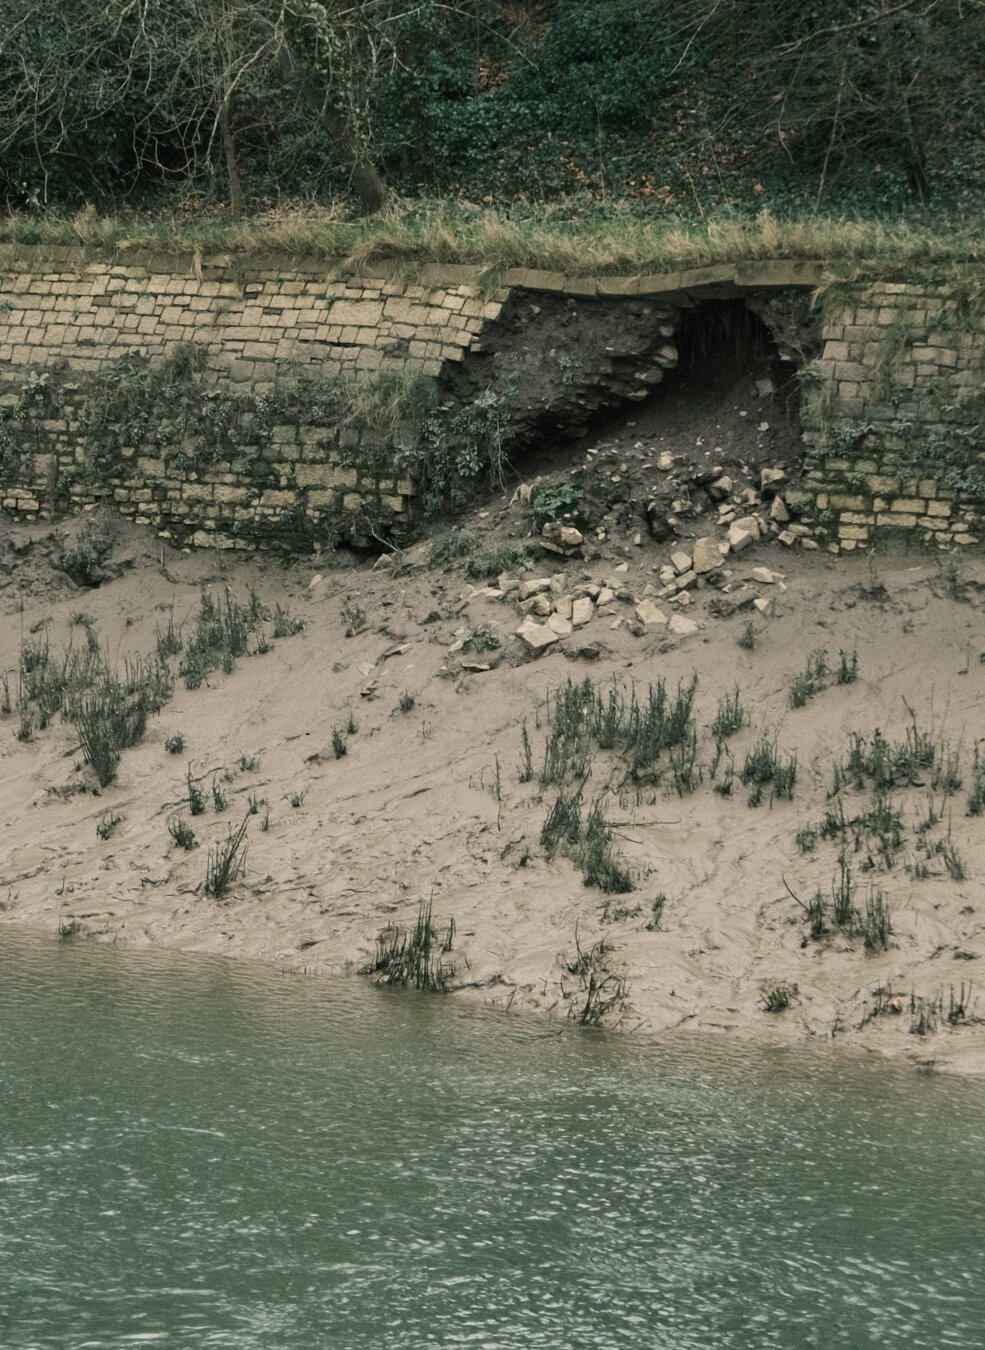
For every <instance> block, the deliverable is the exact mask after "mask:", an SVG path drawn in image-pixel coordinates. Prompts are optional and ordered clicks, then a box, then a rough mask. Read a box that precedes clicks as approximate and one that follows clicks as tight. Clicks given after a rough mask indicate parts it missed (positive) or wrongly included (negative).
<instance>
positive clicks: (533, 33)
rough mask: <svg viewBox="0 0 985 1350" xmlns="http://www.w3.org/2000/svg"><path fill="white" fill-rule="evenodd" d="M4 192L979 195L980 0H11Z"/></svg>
mask: <svg viewBox="0 0 985 1350" xmlns="http://www.w3.org/2000/svg"><path fill="white" fill-rule="evenodd" d="M5 14H6V24H5V31H4V33H3V34H2V35H0V150H2V152H3V153H2V157H0V193H2V195H3V197H4V198H5V199H6V201H7V202H8V204H10V205H12V206H17V207H23V206H24V205H29V204H31V203H34V204H36V205H38V206H42V207H46V208H48V209H72V208H75V207H78V206H79V205H81V204H83V203H85V202H93V203H94V204H96V205H97V206H101V207H106V206H113V205H117V204H119V203H120V202H122V201H129V202H133V203H135V204H138V205H141V206H146V205H152V204H154V203H160V202H161V201H170V202H172V203H173V202H175V201H181V202H187V201H188V199H189V197H194V198H196V199H199V200H202V199H205V200H211V201H216V200H219V201H222V200H229V199H235V198H236V197H237V195H238V194H239V193H240V190H242V193H243V194H244V196H245V200H246V202H247V203H248V204H252V205H260V204H263V203H269V202H270V201H271V200H272V199H273V200H277V199H282V198H283V197H289V198H303V199H310V198H311V197H318V196H322V197H325V196H329V195H332V194H337V193H339V192H341V191H343V190H344V189H345V187H346V185H347V184H354V185H355V186H356V188H357V189H358V188H359V186H360V182H359V174H360V173H361V172H362V169H363V168H368V169H371V171H372V175H373V176H374V177H375V175H376V174H377V171H378V172H379V174H380V175H382V180H384V181H385V183H386V184H387V185H388V186H389V187H390V188H391V189H395V190H397V191H399V192H403V193H419V192H427V193H430V194H439V195H446V194H447V195H451V194H456V195H460V196H464V197H466V198H468V199H471V200H474V201H480V202H481V201H483V200H486V201H496V202H497V203H500V204H502V203H503V202H516V203H518V208H517V209H518V210H521V211H522V209H523V205H522V204H523V203H524V202H526V201H528V200H535V201H544V200H551V199H554V198H556V197H558V196H565V197H568V196H570V195H572V194H584V195H586V196H588V197H590V198H592V199H594V200H596V201H598V200H603V201H609V200H612V199H618V200H621V201H623V200H629V201H631V202H632V201H636V202H639V203H640V204H641V206H642V207H643V208H644V209H646V210H648V211H652V210H654V209H666V210H668V211H674V212H678V213H693V214H701V213H705V212H709V211H713V210H717V209H721V208H722V207H726V208H727V209H729V210H732V211H743V210H747V209H753V208H758V207H760V206H762V205H764V204H767V205H769V206H770V207H771V209H772V210H774V211H780V210H782V209H783V207H784V206H789V207H790V208H791V209H793V208H796V209H797V210H802V209H803V208H804V207H805V206H806V207H812V208H818V207H819V208H823V209H824V210H827V211H836V210H842V209H851V210H852V211H853V212H859V211H862V212H867V213H870V214H879V213H888V212H891V211H892V212H895V211H897V210H899V209H900V208H902V207H905V206H909V205H913V204H914V203H916V204H921V205H933V206H936V207H941V206H946V207H952V208H963V207H974V206H977V205H979V204H980V203H979V197H980V184H981V181H982V178H983V175H985V139H983V137H982V119H981V109H982V107H983V106H985V0H921V3H919V4H906V3H888V0H887V2H886V3H879V4H876V3H874V2H872V0H827V3H825V4H823V5H819V4H818V3H817V0H763V3H760V4H756V5H750V4H748V3H747V2H746V0H605V3H604V4H599V3H598V0H509V2H508V3H507V2H506V0H457V2H456V3H451V4H448V3H444V2H443V0H419V3H415V4H413V5H406V4H402V3H398V0H362V2H361V3H360V4H359V5H352V4H351V3H346V2H345V0H322V3H320V4H314V3H312V2H311V0H288V2H287V3H286V4H285V3H282V2H281V0H169V3H168V4H167V5H146V4H136V5H135V4H132V3H130V2H129V0H76V3H75V4H73V5H54V4H51V3H50V0H6V4H5Z"/></svg>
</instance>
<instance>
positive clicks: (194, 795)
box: [185, 764, 205, 816]
mask: <svg viewBox="0 0 985 1350" xmlns="http://www.w3.org/2000/svg"><path fill="white" fill-rule="evenodd" d="M185 785H186V795H187V797H188V809H189V811H190V812H191V813H192V815H193V816H200V815H201V814H202V812H203V811H204V810H205V794H204V793H203V792H202V789H201V788H200V787H199V785H198V784H197V783H196V782H195V780H194V778H192V766H191V765H190V764H189V766H188V773H187V775H186V778H185Z"/></svg>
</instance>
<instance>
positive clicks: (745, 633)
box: [735, 619, 756, 652]
mask: <svg viewBox="0 0 985 1350" xmlns="http://www.w3.org/2000/svg"><path fill="white" fill-rule="evenodd" d="M735 640H736V642H737V643H738V645H739V646H740V647H742V648H744V650H745V651H747V652H751V651H753V650H754V649H755V646H756V625H755V624H754V623H753V622H752V620H751V619H750V621H749V622H748V623H747V624H745V625H744V627H743V629H742V632H741V633H740V634H739V636H738V637H737V638H736V639H735Z"/></svg>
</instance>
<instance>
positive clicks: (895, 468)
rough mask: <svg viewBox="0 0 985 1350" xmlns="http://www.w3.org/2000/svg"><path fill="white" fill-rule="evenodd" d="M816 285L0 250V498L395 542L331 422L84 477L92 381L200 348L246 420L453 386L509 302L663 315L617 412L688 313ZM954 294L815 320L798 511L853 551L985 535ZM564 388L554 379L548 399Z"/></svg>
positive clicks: (260, 542) (976, 410)
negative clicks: (318, 402)
mask: <svg viewBox="0 0 985 1350" xmlns="http://www.w3.org/2000/svg"><path fill="white" fill-rule="evenodd" d="M824 281H825V270H824V268H823V266H822V265H820V264H818V263H816V262H812V261H810V260H807V261H804V260H779V261H776V262H768V261H764V262H760V263H744V264H737V265H728V266H725V265H723V266H718V267H709V268H701V269H690V270H688V271H678V272H669V273H663V274H655V275H650V276H635V277H611V276H605V277H598V278H593V277H572V276H566V275H564V274H562V273H555V272H548V271H543V270H533V269H521V268H516V269H509V270H507V271H505V272H504V273H502V274H501V275H500V276H499V278H498V280H497V283H496V284H495V285H494V286H493V287H492V288H491V289H490V288H487V287H486V286H485V285H484V284H483V277H482V274H481V272H480V270H479V269H478V268H475V267H468V266H462V265H447V266H442V265H428V266H426V267H422V268H419V269H418V270H417V271H416V273H414V274H413V276H410V277H408V273H407V270H406V268H405V267H399V266H395V265H392V264H388V263H373V264H369V265H366V266H364V267H362V268H360V269H358V270H355V269H353V268H352V267H351V266H347V265H344V264H334V265H332V264H318V263H315V262H310V263H309V262H307V261H305V260H301V261H296V260H292V261H290V262H288V261H286V260H285V259H283V258H277V257H271V258H266V259H263V258H260V259H258V258H252V259H249V260H243V259H239V258H236V257H233V256H231V255H221V256H216V257H212V258H202V257H200V256H198V255H189V256H186V257H178V256H171V255H152V254H140V253H138V252H136V251H134V252H133V253H118V254H117V255H116V256H113V257H98V258H93V257H91V256H89V255H88V254H87V253H86V252H85V251H84V250H81V249H76V250H73V249H68V248H37V249H30V248H27V247H24V246H20V247H13V246H8V247H5V248H0V414H2V415H3V417H4V421H3V422H2V423H0V506H2V508H3V509H4V510H6V511H7V512H10V513H12V514H15V515H19V516H22V517H27V518H37V517H38V516H42V515H52V514H55V513H56V512H57V511H58V510H64V509H81V508H83V507H85V506H87V505H89V504H91V503H92V502H94V501H97V500H101V499H109V500H111V501H113V502H114V503H115V504H116V505H117V507H118V508H119V509H120V510H121V511H122V512H123V513H125V514H128V515H130V516H131V517H133V518H135V519H137V520H139V521H141V522H145V523H148V524H151V525H154V526H156V527H157V528H158V529H159V530H160V531H161V532H162V534H166V535H169V536H171V537H175V538H180V539H190V540H191V541H192V542H194V543H197V544H203V545H204V544H211V545H215V546H219V547H226V548H237V549H249V548H254V547H276V546H281V545H282V543H283V541H284V537H285V534H290V533H297V534H299V535H303V536H304V537H306V538H308V539H312V540H317V539H318V538H319V537H321V536H324V537H325V538H333V537H336V538H337V537H346V536H348V537H350V538H357V539H358V538H359V537H360V534H362V537H363V538H364V539H365V537H366V529H367V527H368V528H369V530H370V533H371V534H372V533H375V532H376V530H382V531H385V532H387V533H388V534H391V535H396V536H399V534H400V532H401V531H406V530H407V529H409V527H410V525H411V523H412V521H413V519H414V516H415V510H416V505H415V498H416V486H417V485H416V484H415V483H414V482H412V481H410V480H409V479H408V477H407V475H406V474H404V473H399V472H397V471H396V470H395V467H394V465H392V464H391V465H386V464H383V465H382V466H381V467H379V469H374V470H372V471H360V470H357V469H356V468H354V467H352V462H358V456H357V454H356V453H355V452H356V451H357V450H358V448H359V442H360V438H359V435H358V434H356V433H353V432H352V429H351V428H348V427H339V426H335V425H332V424H331V422H330V421H329V420H325V419H323V420H322V421H320V422H318V421H312V420H310V418H302V419H301V420H291V419H290V418H284V419H283V420H281V421H280V422H278V423H277V424H275V425H274V426H272V427H268V428H266V430H265V431H264V434H263V435H260V434H257V435H254V436H252V437H251V435H250V432H249V422H250V419H249V417H247V418H245V423H246V424H247V425H246V426H245V430H241V433H240V435H239V439H238V441H237V444H236V446H235V453H229V454H224V453H223V454H217V455H216V456H215V457H213V461H212V462H210V463H208V464H207V465H202V466H192V467H190V466H189V465H187V464H182V462H181V456H180V454H179V455H178V456H177V458H175V457H174V456H172V457H171V458H170V459H169V458H168V457H167V456H164V455H162V453H161V452H160V448H159V446H158V445H157V444H156V443H155V442H154V440H153V437H152V436H151V435H150V433H148V436H147V438H146V439H145V440H144V441H142V442H141V443H140V444H136V445H132V446H124V447H121V448H120V450H119V454H118V462H115V463H113V464H112V465H109V466H107V465H105V464H104V465H103V466H102V474H101V479H100V481H99V482H94V481H92V474H91V472H90V471H89V470H90V469H91V466H88V467H87V461H86V452H85V450H84V449H83V446H84V444H86V441H85V436H84V430H85V427H84V424H85V418H86V409H85V400H86V389H87V382H88V381H91V380H92V379H94V378H95V377H98V375H99V373H100V372H101V371H105V370H106V369H107V368H111V367H113V366H115V365H118V364H119V363H120V362H122V361H125V360H131V361H134V362H138V363H143V364H144V365H146V367H147V368H150V369H152V368H154V367H155V366H158V365H160V364H161V363H162V362H164V361H165V360H166V358H167V357H168V356H169V353H173V352H174V350H175V349H176V347H178V346H179V345H180V344H195V348H196V350H198V351H199V352H201V353H202V354H203V357H204V366H205V369H204V372H203V395H204V397H206V398H214V399H222V398H226V399H230V400H234V401H235V400H240V401H242V402H243V404H244V406H245V404H246V403H247V402H248V401H252V406H257V403H258V401H259V404H260V405H262V404H263V401H264V400H271V399H273V398H274V397H275V396H276V395H277V394H278V393H279V392H282V391H284V390H285V389H292V388H297V387H300V386H306V385H311V386H318V385H322V384H325V383H328V382H331V381H333V380H338V379H343V380H345V379H358V378H360V377H365V376H373V377H379V376H382V375H387V374H395V375H403V376H405V375H422V376H427V377H432V378H435V379H440V380H441V381H442V382H443V383H444V384H447V383H448V381H449V380H451V382H452V384H454V378H453V377H454V372H455V370H456V368H462V369H463V370H464V369H465V367H466V366H467V365H468V363H469V362H470V361H474V360H475V359H476V358H477V357H480V356H481V353H483V352H484V351H488V350H489V348H490V343H491V342H492V343H493V345H495V339H496V334H497V332H498V330H499V328H500V327H501V323H502V320H504V319H505V317H506V311H507V309H508V307H509V305H510V302H511V298H513V297H516V296H518V295H521V294H525V293H529V294H531V295H533V296H536V294H537V293H542V294H544V295H545V296H554V297H559V298H567V302H568V303H571V304H574V305H579V304H588V305H593V304H599V305H613V304H616V303H626V304H627V305H628V304H636V305H639V304H640V303H650V304H653V303H656V304H657V306H658V308H657V309H656V310H655V311H653V315H654V317H653V319H652V322H659V324H660V328H659V332H660V334H661V335H662V342H663V346H660V345H657V344H655V343H651V345H650V346H649V348H647V352H648V357H647V359H648V361H649V367H647V366H646V363H643V365H642V367H641V370H640V371H639V372H638V373H637V375H636V376H635V377H634V378H635V380H636V382H637V385H638V387H637V389H636V390H635V391H633V392H632V394H631V395H627V394H626V393H625V381H624V380H623V384H622V385H620V384H619V381H618V380H615V379H613V380H610V381H609V384H610V392H611V391H612V390H615V391H616V393H614V394H612V396H613V397H616V396H617V395H618V396H619V397H632V398H637V397H642V396H645V391H646V388H647V382H648V381H651V382H652V381H654V380H658V379H659V378H660V371H661V368H663V369H668V368H672V367H673V365H674V364H675V363H676V348H675V346H674V337H675V333H676V330H677V327H678V326H679V316H680V310H681V308H682V307H683V308H686V307H688V306H692V305H694V304H697V303H700V301H701V300H702V299H707V298H711V299H716V298H735V297H743V296H744V297H746V298H747V302H748V303H749V304H750V307H752V308H754V309H756V312H757V313H765V310H764V306H765V307H766V309H768V308H769V306H770V305H771V304H773V300H772V299H770V297H776V296H778V295H780V294H781V293H782V292H783V291H785V290H790V291H791V292H792V291H794V290H796V291H797V292H798V293H799V294H801V295H805V294H809V293H811V292H813V291H814V289H815V288H816V287H818V286H819V285H821V283H822V282H824ZM968 293H969V292H968V289H967V287H966V288H965V290H964V291H962V289H961V288H960V287H956V286H954V285H952V284H944V283H903V282H875V283H871V282H869V283H856V284H846V283H842V284H841V285H840V287H839V288H838V295H839V297H840V301H839V303H837V304H831V303H825V305H824V309H823V319H822V320H821V322H820V339H819V349H818V351H817V353H816V355H813V357H812V359H811V360H810V361H808V362H807V363H806V365H805V367H804V369H803V370H802V377H803V381H804V387H805V389H806V390H807V397H806V398H805V399H804V404H803V425H804V442H805V483H806V487H807V493H806V495H805V497H804V499H803V512H804V513H805V514H806V515H808V516H810V515H812V514H813V516H814V518H815V523H819V524H820V527H821V528H822V530H825V531H827V532H828V533H829V535H830V537H831V538H832V539H835V540H837V541H838V542H839V543H840V544H841V546H842V547H844V548H846V549H848V550H851V549H854V548H857V547H860V546H864V545H865V544H866V543H868V542H870V541H871V540H872V539H873V538H874V537H875V535H876V534H877V533H878V532H879V531H880V530H884V529H889V530H903V531H906V532H908V533H910V534H916V535H918V536H919V537H921V538H923V539H926V540H927V541H929V542H933V543H937V544H941V545H950V544H955V543H959V544H960V543H967V542H973V541H975V540H977V539H978V538H979V536H980V534H983V533H985V530H983V527H982V517H983V504H985V458H983V453H985V445H983V444H982V425H983V410H982V403H983V397H985V396H983V389H985V332H983V328H985V324H983V322H982V318H981V315H980V314H979V313H978V310H980V308H981V306H980V304H979V306H978V307H977V309H976V308H975V306H973V305H972V306H969V305H968V303H967V298H966V297H967V294H968ZM757 306H758V308H757ZM533 308H534V309H536V308H537V307H536V305H534V306H533ZM766 318H767V322H769V315H768V314H766ZM623 374H624V373H623ZM592 376H593V372H592V371H591V370H589V371H587V372H586V374H585V377H584V379H585V381H586V387H587V381H589V380H590V379H591V378H592ZM570 379H571V373H570V367H569V368H568V369H567V370H566V369H564V368H563V367H562V368H561V369H560V370H559V371H558V382H559V384H560V383H563V384H568V383H570ZM460 383H464V384H465V385H467V383H468V381H467V380H465V381H464V382H460ZM56 387H57V395H58V396H57V399H52V398H51V397H50V393H51V391H53V390H55V389H56ZM473 392H474V391H473ZM561 392H562V393H563V391H561ZM577 392H579V394H580V393H582V392H584V391H577ZM583 401H584V400H583ZM258 424H259V423H258ZM350 461H352V462H350ZM979 479H980V480H981V482H980V484H979ZM398 480H399V481H398ZM367 523H368V526H367ZM374 523H375V525H374ZM301 527H303V528H301Z"/></svg>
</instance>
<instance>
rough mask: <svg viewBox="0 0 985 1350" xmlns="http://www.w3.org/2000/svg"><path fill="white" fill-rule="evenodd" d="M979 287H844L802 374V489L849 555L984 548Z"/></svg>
mask: <svg viewBox="0 0 985 1350" xmlns="http://www.w3.org/2000/svg"><path fill="white" fill-rule="evenodd" d="M981 289H982V288H981V283H980V281H976V280H975V279H974V278H969V281H968V282H967V283H964V284H962V283H960V282H958V283H951V284H948V285H941V284H904V283H881V284H876V285H871V286H867V287H857V286H856V287H840V288H836V289H835V290H834V292H833V293H832V294H831V295H830V296H828V297H827V299H826V300H825V303H824V319H823V324H822V329H821V348H820V352H819V354H818V356H817V358H816V359H815V360H814V361H813V362H812V363H811V364H809V365H808V366H807V367H806V368H805V371H804V373H803V377H802V378H803V380H804V382H805V384H806V387H807V396H806V398H805V400H804V404H803V408H802V420H803V425H804V444H805V465H804V467H805V487H806V490H807V499H808V502H809V503H810V504H811V505H812V506H813V508H814V510H815V512H816V516H817V519H818V521H819V522H820V523H822V524H823V525H825V526H826V528H827V530H828V532H829V533H830V534H831V536H832V537H833V538H835V539H837V541H838V542H839V543H840V545H841V547H842V548H845V549H847V550H852V549H855V548H858V547H859V546H860V545H863V544H865V543H867V542H869V541H871V540H872V539H873V537H874V536H875V535H876V534H878V533H879V532H885V531H897V532H898V531H903V532H906V533H907V534H915V535H917V537H920V538H922V539H924V540H925V541H927V542H932V543H936V544H941V545H949V544H971V543H975V542H976V541H977V540H978V539H980V538H982V537H985V313H983V311H982V306H981V299H980V293H981Z"/></svg>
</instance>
